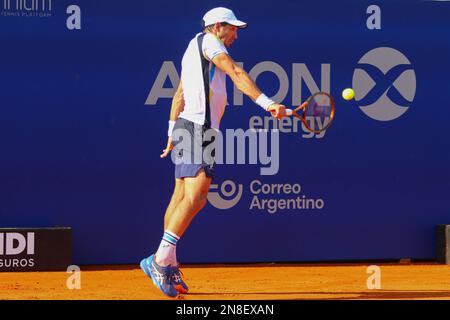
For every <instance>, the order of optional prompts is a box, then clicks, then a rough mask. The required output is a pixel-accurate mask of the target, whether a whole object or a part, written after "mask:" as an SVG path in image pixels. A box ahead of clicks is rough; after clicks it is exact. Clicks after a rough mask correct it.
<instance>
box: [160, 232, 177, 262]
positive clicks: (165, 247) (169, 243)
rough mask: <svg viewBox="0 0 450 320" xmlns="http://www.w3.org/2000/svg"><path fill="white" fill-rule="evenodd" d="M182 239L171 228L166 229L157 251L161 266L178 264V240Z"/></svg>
mask: <svg viewBox="0 0 450 320" xmlns="http://www.w3.org/2000/svg"><path fill="white" fill-rule="evenodd" d="M179 239H180V237H178V236H177V235H176V234H175V233H173V232H170V231H169V230H166V231H164V235H163V238H162V240H161V244H160V245H159V248H158V251H156V263H157V264H158V265H160V266H161V267H167V266H168V265H171V266H172V267H175V266H176V265H177V242H178V240H179Z"/></svg>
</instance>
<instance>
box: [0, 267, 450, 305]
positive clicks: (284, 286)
mask: <svg viewBox="0 0 450 320" xmlns="http://www.w3.org/2000/svg"><path fill="white" fill-rule="evenodd" d="M373 264H374V263H370V264H369V263H367V264H254V265H208V266H205V265H185V266H183V267H182V271H183V273H184V276H185V281H186V282H187V284H188V285H189V287H190V293H189V294H185V295H180V296H179V297H178V299H186V300H203V299H207V300H225V299H237V300H253V299H264V300H268V299H450V266H449V265H439V264H435V263H426V264H415V263H414V264H407V265H400V264H394V263H391V264H388V263H380V264H377V265H378V266H379V267H380V270H381V289H375V290H369V289H368V288H367V280H368V278H369V277H370V276H371V274H368V273H367V271H368V270H367V267H368V266H369V265H373ZM70 276H71V274H68V273H65V272H15V273H12V272H11V273H8V272H3V273H0V299H47V300H49V299H50V300H53V299H66V300H70V299H101V300H104V299H169V298H166V297H165V296H164V295H162V294H161V293H160V292H159V291H158V289H156V287H155V286H154V285H153V283H152V282H151V280H150V279H149V278H148V277H147V276H146V275H145V274H144V273H143V272H142V271H141V270H140V269H139V267H138V266H137V265H130V266H123V265H122V266H81V289H79V290H69V289H67V285H66V282H67V279H68V277H70Z"/></svg>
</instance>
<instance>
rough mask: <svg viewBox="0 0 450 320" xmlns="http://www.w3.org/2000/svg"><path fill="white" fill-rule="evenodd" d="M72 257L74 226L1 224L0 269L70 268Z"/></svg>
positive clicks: (36, 269) (38, 269)
mask: <svg viewBox="0 0 450 320" xmlns="http://www.w3.org/2000/svg"><path fill="white" fill-rule="evenodd" d="M71 260H72V230H71V229H70V228H39V229H37V228H36V229H23V228H20V229H19V228H0V271H4V272H5V271H7V272H9V271H50V270H66V269H67V267H68V266H69V265H71Z"/></svg>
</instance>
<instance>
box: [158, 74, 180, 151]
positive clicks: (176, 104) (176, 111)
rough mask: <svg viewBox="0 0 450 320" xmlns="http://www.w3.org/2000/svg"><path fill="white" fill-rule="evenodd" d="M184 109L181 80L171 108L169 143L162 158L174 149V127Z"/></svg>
mask: <svg viewBox="0 0 450 320" xmlns="http://www.w3.org/2000/svg"><path fill="white" fill-rule="evenodd" d="M183 110H184V97H183V86H182V85H181V81H180V83H179V84H178V88H177V91H175V94H174V96H173V99H172V107H171V108H170V116H169V130H168V132H167V136H168V138H167V145H166V148H165V149H164V150H163V153H162V154H161V156H160V157H161V158H165V157H167V155H168V154H169V152H170V151H171V150H172V149H173V144H172V131H173V127H174V126H175V122H176V121H177V119H178V116H179V115H180V113H181V112H182V111H183Z"/></svg>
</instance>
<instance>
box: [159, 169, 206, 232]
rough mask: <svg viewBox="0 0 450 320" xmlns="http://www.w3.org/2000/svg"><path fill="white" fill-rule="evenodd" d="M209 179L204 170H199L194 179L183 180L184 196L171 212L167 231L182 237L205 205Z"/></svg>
mask: <svg viewBox="0 0 450 320" xmlns="http://www.w3.org/2000/svg"><path fill="white" fill-rule="evenodd" d="M210 184H211V178H209V177H207V176H206V174H205V171H204V170H200V171H199V172H198V174H197V175H196V176H195V177H186V178H184V196H183V199H182V200H181V201H180V202H179V203H178V205H177V207H176V208H175V210H174V211H173V214H172V216H171V217H170V220H169V221H168V224H167V230H170V231H171V232H173V233H175V234H176V235H178V236H179V237H181V236H182V235H183V233H184V232H185V231H186V229H187V227H188V226H189V225H190V224H191V222H192V219H193V218H194V217H195V215H196V214H197V213H198V212H199V211H200V210H201V209H202V208H203V207H204V206H205V205H206V201H207V197H208V190H209V186H210Z"/></svg>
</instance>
